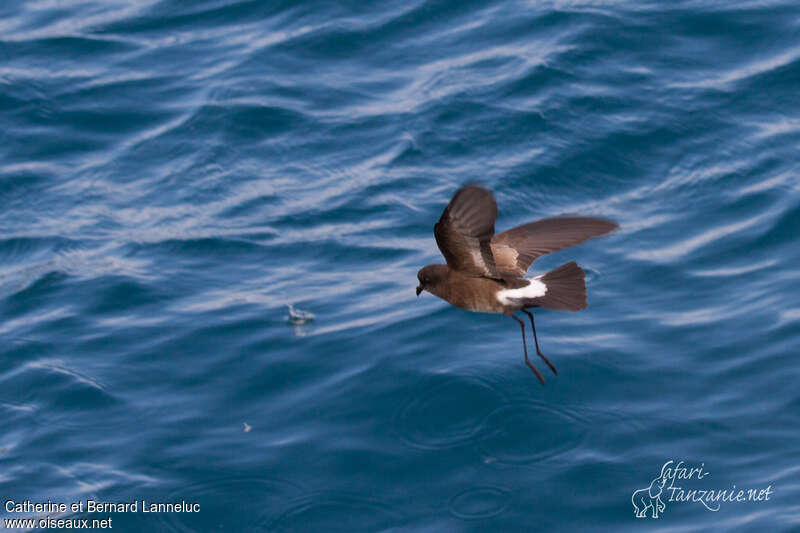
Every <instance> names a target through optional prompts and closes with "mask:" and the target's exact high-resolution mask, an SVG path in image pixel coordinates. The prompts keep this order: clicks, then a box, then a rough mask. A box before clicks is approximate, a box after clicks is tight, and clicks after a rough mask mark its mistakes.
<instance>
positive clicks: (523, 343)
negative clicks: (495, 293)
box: [508, 313, 544, 385]
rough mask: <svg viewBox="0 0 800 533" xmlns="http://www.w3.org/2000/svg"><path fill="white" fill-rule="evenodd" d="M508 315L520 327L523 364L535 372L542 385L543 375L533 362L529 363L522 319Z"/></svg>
mask: <svg viewBox="0 0 800 533" xmlns="http://www.w3.org/2000/svg"><path fill="white" fill-rule="evenodd" d="M508 316H510V317H511V318H513V319H514V320H516V321H517V322H519V325H520V327H521V328H522V349H523V350H524V351H525V364H526V365H528V366H529V367H530V369H531V370H532V371H533V373H534V374H536V377H537V378H539V381H541V382H542V385H544V377H542V374H541V373H539V371H538V370H536V367H535V366H533V363H531V362H530V360H529V359H528V347H527V346H526V343H525V322H523V321H522V320H520V319H519V318H517V317H516V316H514V315H513V314H511V313H508Z"/></svg>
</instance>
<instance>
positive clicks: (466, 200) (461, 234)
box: [433, 185, 497, 277]
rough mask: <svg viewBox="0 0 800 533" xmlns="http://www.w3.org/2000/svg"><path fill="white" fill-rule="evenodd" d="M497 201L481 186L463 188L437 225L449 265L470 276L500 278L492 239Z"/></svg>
mask: <svg viewBox="0 0 800 533" xmlns="http://www.w3.org/2000/svg"><path fill="white" fill-rule="evenodd" d="M495 219H497V202H495V199H494V196H492V193H491V192H489V191H488V190H486V189H484V188H483V187H479V186H477V185H466V186H464V187H462V188H461V189H459V190H458V191H457V192H456V194H455V195H454V196H453V199H452V200H450V203H449V204H448V205H447V207H446V208H445V209H444V212H443V213H442V216H441V218H440V219H439V222H437V223H436V225H435V226H434V228H433V234H434V236H435V237H436V244H437V245H438V246H439V249H440V250H441V251H442V255H444V258H445V260H446V261H447V265H448V266H449V267H450V268H452V269H454V270H459V271H461V272H462V273H464V274H467V275H470V276H484V277H497V272H496V269H495V263H494V257H493V256H492V246H491V240H492V236H493V235H494V221H495Z"/></svg>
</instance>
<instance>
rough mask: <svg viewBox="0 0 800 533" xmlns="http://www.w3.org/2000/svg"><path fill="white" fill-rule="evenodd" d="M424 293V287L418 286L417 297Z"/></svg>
mask: <svg viewBox="0 0 800 533" xmlns="http://www.w3.org/2000/svg"><path fill="white" fill-rule="evenodd" d="M421 292H422V285H417V296H419V293H421Z"/></svg>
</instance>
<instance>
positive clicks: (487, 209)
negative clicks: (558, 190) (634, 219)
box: [417, 185, 619, 384]
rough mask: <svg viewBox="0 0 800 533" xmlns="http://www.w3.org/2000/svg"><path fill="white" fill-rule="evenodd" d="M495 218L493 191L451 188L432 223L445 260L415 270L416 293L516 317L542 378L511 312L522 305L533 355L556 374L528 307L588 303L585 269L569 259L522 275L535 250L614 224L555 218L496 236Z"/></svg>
mask: <svg viewBox="0 0 800 533" xmlns="http://www.w3.org/2000/svg"><path fill="white" fill-rule="evenodd" d="M496 218H497V202H495V199H494V196H492V193H491V192H490V191H488V190H486V189H484V188H483V187H479V186H477V185H466V186H464V187H462V188H461V189H459V190H458V191H456V194H455V195H454V196H453V199H452V200H450V203H449V204H448V205H447V207H446V208H445V209H444V212H443V213H442V217H441V218H440V219H439V222H437V223H436V225H435V226H434V227H433V234H434V236H435V237H436V244H437V245H439V249H440V250H441V251H442V255H444V258H445V260H446V261H447V264H446V265H428V266H426V267H423V268H421V269H420V271H419V272H418V273H417V278H418V279H419V286H418V287H417V296H419V294H420V293H421V292H422V291H428V292H430V293H431V294H434V295H436V296H438V297H439V298H441V299H443V300H445V301H447V302H449V303H451V304H452V305H455V306H456V307H460V308H462V309H466V310H468V311H476V312H480V313H505V314H506V315H508V316H510V317H511V318H513V319H514V320H516V321H517V322H518V323H519V325H520V327H521V328H522V348H523V350H524V353H525V364H527V365H528V366H529V367H530V369H531V370H532V371H533V373H534V374H536V377H537V378H539V381H541V382H542V384H544V377H542V374H541V373H540V372H539V371H538V370H537V369H536V367H535V366H533V364H532V363H531V362H530V360H529V359H528V347H527V346H526V343H525V323H524V322H523V321H522V320H520V319H519V317H517V316H516V315H514V312H516V311H522V312H523V313H525V314H526V315H528V317H530V319H531V328H532V329H533V340H534V342H535V343H536V353H537V354H538V355H539V357H541V358H542V359H543V360H544V362H545V363H547V366H549V367H550V369H551V370H552V371H553V374H556V375H557V374H558V372H556V367H554V366H553V363H551V362H550V361H549V360H548V359H547V357H545V356H544V354H543V353H542V351H541V350H540V349H539V339H538V338H537V337H536V325H535V324H534V322H533V314H532V313H531V312H530V311H528V309H531V308H534V307H546V308H547V309H558V310H561V311H579V310H581V309H585V308H586V284H585V283H584V280H583V278H584V275H585V273H584V271H583V270H582V269H581V267H579V266H578V265H577V263H575V261H570V262H569V263H567V264H565V265H561V266H560V267H558V268H556V269H554V270H551V271H550V272H547V273H546V274H542V275H540V276H536V277H534V278H530V279H525V278H523V276H524V275H525V272H527V270H528V267H530V266H531V263H533V262H534V261H535V260H536V258H538V257H539V256H542V255H544V254H548V253H550V252H555V251H556V250H561V249H562V248H566V247H567V246H572V245H574V244H579V243H582V242H583V241H585V240H587V239H590V238H592V237H597V236H600V235H604V234H606V233H609V232H611V231H613V230H615V229H617V228H618V227H619V226H617V224H615V223H614V222H611V221H610V220H603V219H601V218H586V217H556V218H545V219H542V220H537V221H535V222H529V223H527V224H523V225H522V226H518V227H516V228H512V229H510V230H508V231H504V232H503V233H498V234H497V235H495V234H494V221H495V219H496Z"/></svg>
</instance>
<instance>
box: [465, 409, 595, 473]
mask: <svg viewBox="0 0 800 533" xmlns="http://www.w3.org/2000/svg"><path fill="white" fill-rule="evenodd" d="M484 427H485V429H486V432H487V435H486V436H485V437H484V438H482V439H481V452H482V453H483V455H484V461H485V462H486V463H493V462H497V463H505V464H514V465H519V464H528V463H533V462H536V461H542V460H544V459H549V458H552V457H556V456H558V455H561V454H564V453H566V452H569V451H570V450H574V449H575V448H577V447H579V446H580V445H581V444H582V443H583V442H584V440H585V439H586V435H587V431H588V430H587V427H588V424H587V422H586V420H585V419H584V418H583V416H581V415H580V414H579V413H578V412H576V411H574V410H571V409H569V408H565V407H562V406H553V405H549V404H545V403H541V402H523V403H513V404H507V405H503V406H502V407H500V408H499V409H496V410H495V411H493V412H492V413H491V414H490V415H489V416H488V417H487V419H486V421H485V423H484Z"/></svg>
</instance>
